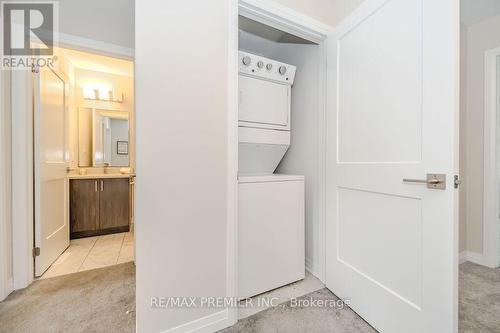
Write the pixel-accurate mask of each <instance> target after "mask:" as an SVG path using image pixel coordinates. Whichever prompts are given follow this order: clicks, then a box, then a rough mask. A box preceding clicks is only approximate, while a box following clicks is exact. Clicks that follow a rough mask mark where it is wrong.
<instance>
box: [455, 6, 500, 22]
mask: <svg viewBox="0 0 500 333" xmlns="http://www.w3.org/2000/svg"><path fill="white" fill-rule="evenodd" d="M497 15H500V0H461V1H460V21H461V22H462V23H463V24H465V25H473V24H476V23H479V22H481V21H483V20H486V19H488V18H490V17H493V16H497Z"/></svg>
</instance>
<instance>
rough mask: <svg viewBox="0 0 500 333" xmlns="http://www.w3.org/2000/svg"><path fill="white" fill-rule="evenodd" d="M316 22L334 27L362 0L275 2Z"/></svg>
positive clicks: (289, 0)
mask: <svg viewBox="0 0 500 333" xmlns="http://www.w3.org/2000/svg"><path fill="white" fill-rule="evenodd" d="M275 1H276V2H279V3H281V4H283V5H284V6H287V7H289V8H291V9H294V10H296V11H298V12H302V13H303V14H305V15H308V16H310V17H312V18H314V19H316V20H318V21H321V22H323V23H326V24H329V25H331V26H336V25H337V24H338V23H339V22H340V21H341V20H342V19H343V18H344V17H346V16H347V15H348V14H349V13H351V12H352V11H353V10H354V9H355V8H356V7H358V6H359V5H360V4H361V3H362V2H363V0H310V1H308V0H275Z"/></svg>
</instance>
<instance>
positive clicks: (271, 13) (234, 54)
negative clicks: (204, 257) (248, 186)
mask: <svg viewBox="0 0 500 333" xmlns="http://www.w3.org/2000/svg"><path fill="white" fill-rule="evenodd" d="M230 6H231V8H230V11H229V13H230V20H229V21H230V22H229V45H228V52H229V61H228V75H229V77H228V98H227V101H228V126H227V127H228V133H227V137H228V151H227V153H228V187H227V190H228V204H227V207H228V208H227V213H228V223H227V240H228V242H227V258H226V262H227V286H226V290H227V295H228V296H238V292H237V290H238V273H237V272H238V253H237V251H238V116H237V115H238V15H242V16H245V17H247V18H250V19H252V20H254V21H257V22H259V23H262V24H265V25H268V26H271V27H273V28H276V29H279V30H282V31H285V32H288V33H291V34H293V35H296V36H299V37H301V38H304V39H307V40H310V41H312V42H315V43H317V44H318V45H319V52H320V68H319V69H318V70H320V79H319V84H318V85H319V94H318V99H319V104H318V105H319V108H320V116H319V117H318V132H319V133H318V148H319V149H318V151H319V154H318V161H317V162H318V175H319V179H318V184H319V186H320V188H319V193H318V197H319V211H320V213H319V235H320V244H318V250H319V255H318V256H319V261H318V266H319V267H312V266H310V265H308V264H307V263H306V269H307V270H308V271H310V272H311V273H313V274H314V275H316V276H317V277H318V278H319V279H320V280H321V281H324V279H325V238H324V236H325V233H324V230H325V187H324V179H325V162H326V150H325V145H326V141H325V140H326V122H325V119H326V106H327V105H326V83H327V81H326V61H327V56H326V53H327V46H326V40H327V37H328V36H329V35H330V34H331V33H332V32H333V28H332V27H330V26H328V25H326V24H323V23H321V22H319V21H317V20H314V19H312V18H310V17H309V16H306V15H304V14H301V13H299V12H296V11H294V10H291V9H290V8H288V7H286V6H283V5H280V4H277V3H275V2H269V1H264V0H238V6H237V7H236V6H234V7H233V6H232V5H230ZM321 69H323V70H321ZM228 321H229V323H228V324H229V325H232V324H234V323H236V322H237V321H238V309H237V308H231V309H229V316H228Z"/></svg>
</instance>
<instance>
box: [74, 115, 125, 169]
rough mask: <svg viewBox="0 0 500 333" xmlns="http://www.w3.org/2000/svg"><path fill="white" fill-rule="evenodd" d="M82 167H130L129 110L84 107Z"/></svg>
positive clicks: (80, 139) (80, 149)
mask: <svg viewBox="0 0 500 333" xmlns="http://www.w3.org/2000/svg"><path fill="white" fill-rule="evenodd" d="M78 118H79V119H78V120H79V121H78V165H79V166H80V167H106V166H110V167H128V166H129V164H130V163H129V115H128V112H126V111H114V110H104V109H97V108H80V109H79V117H78Z"/></svg>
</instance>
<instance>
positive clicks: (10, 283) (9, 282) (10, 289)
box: [0, 278, 14, 302]
mask: <svg viewBox="0 0 500 333" xmlns="http://www.w3.org/2000/svg"><path fill="white" fill-rule="evenodd" d="M13 291H14V281H13V280H12V278H9V279H8V280H7V281H6V283H5V289H4V290H3V291H0V302H1V301H3V300H4V299H5V298H7V296H9V295H10V293H11V292H13ZM2 292H3V293H4V294H3V295H2Z"/></svg>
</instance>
